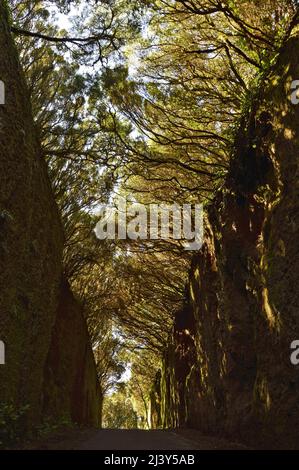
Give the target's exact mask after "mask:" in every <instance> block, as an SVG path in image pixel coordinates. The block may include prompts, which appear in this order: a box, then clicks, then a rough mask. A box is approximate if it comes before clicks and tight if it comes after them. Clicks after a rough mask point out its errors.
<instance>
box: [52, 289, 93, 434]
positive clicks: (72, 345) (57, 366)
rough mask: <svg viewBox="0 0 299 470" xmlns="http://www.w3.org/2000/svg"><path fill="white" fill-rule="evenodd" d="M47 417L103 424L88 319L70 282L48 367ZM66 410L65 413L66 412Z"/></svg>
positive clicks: (62, 297) (63, 292)
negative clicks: (76, 298) (74, 294)
mask: <svg viewBox="0 0 299 470" xmlns="http://www.w3.org/2000/svg"><path fill="white" fill-rule="evenodd" d="M43 396H44V399H43V417H44V418H47V417H49V418H50V419H52V420H53V419H54V420H56V421H59V420H60V419H61V418H62V417H63V418H64V419H65V420H66V421H69V422H73V423H78V424H84V423H88V424H91V425H94V426H99V424H100V409H101V406H100V405H101V401H102V399H101V391H100V386H99V384H98V381H97V371H96V366H95V361H94V357H93V353H92V350H91V348H90V340H89V334H88V330H87V326H86V321H85V319H84V316H83V312H82V310H81V308H80V305H79V304H78V302H77V301H76V300H75V298H74V296H73V294H72V293H71V291H70V288H69V286H68V284H67V283H66V282H63V283H62V286H61V293H60V302H59V306H58V311H57V316H56V321H55V325H54V327H53V329H52V339H51V344H50V349H49V353H48V357H47V361H46V365H45V371H44V392H43ZM63 412H64V414H62V413H63Z"/></svg>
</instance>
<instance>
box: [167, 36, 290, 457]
mask: <svg viewBox="0 0 299 470" xmlns="http://www.w3.org/2000/svg"><path fill="white" fill-rule="evenodd" d="M298 49H299V38H298V37H293V38H291V39H290V40H289V42H288V44H287V45H286V46H285V47H284V49H283V50H282V51H281V54H280V56H279V58H278V61H277V63H276V65H275V66H274V67H273V69H272V71H270V73H269V74H268V76H267V78H266V79H265V80H263V82H262V83H261V87H260V92H259V93H258V94H257V95H256V96H255V97H254V99H253V102H252V105H251V109H250V111H249V112H248V113H247V115H246V116H244V119H243V123H242V125H241V128H240V131H239V135H238V136H237V139H236V146H235V148H236V151H235V155H234V156H233V159H232V165H231V169H230V172H229V176H228V178H227V181H226V184H225V186H224V188H223V189H222V190H221V191H220V192H219V193H218V194H217V196H216V198H215V201H214V203H213V204H212V205H211V206H210V208H209V210H208V214H207V219H206V227H205V242H204V246H203V248H202V250H201V251H200V252H199V253H198V254H197V255H196V256H195V257H194V259H193V262H192V267H191V271H190V281H189V285H188V302H187V304H186V306H185V308H184V310H183V311H181V312H179V314H178V315H177V318H176V322H175V326H174V331H173V334H172V335H171V339H170V344H169V350H168V351H166V353H165V357H164V365H163V370H162V379H161V387H160V392H159V393H160V398H159V400H160V401H161V411H162V413H161V421H162V424H163V425H164V426H189V427H195V428H199V429H201V430H203V431H205V432H209V433H222V434H226V435H229V436H233V437H235V438H238V439H243V440H244V441H247V442H250V443H252V444H255V445H258V444H261V445H267V446H273V447H279V446H284V447H285V446H288V447H297V448H298V447H299V441H298V437H297V436H298V431H299V370H298V367H295V366H294V365H292V364H291V362H290V344H291V342H292V341H293V340H296V339H298V338H299V289H298V285H297V284H298V278H299V250H298V236H299V233H298V232H299V198H298V196H299V179H298V176H299V169H298V162H299V106H296V105H294V104H292V103H291V100H290V97H291V83H292V81H293V80H297V79H299V60H298ZM165 402H167V403H168V407H167V406H164V407H163V403H165ZM166 408H167V409H168V411H166Z"/></svg>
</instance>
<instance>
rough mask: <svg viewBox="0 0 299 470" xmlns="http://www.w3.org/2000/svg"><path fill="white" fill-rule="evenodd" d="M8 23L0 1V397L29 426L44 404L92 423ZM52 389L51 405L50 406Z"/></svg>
mask: <svg viewBox="0 0 299 470" xmlns="http://www.w3.org/2000/svg"><path fill="white" fill-rule="evenodd" d="M8 21H9V20H8V14H7V11H6V7H5V2H3V1H0V51H1V61H0V80H2V81H3V82H4V84H5V92H6V96H5V104H4V105H0V126H1V127H0V178H1V184H0V340H1V341H3V342H4V343H5V346H6V364H5V365H0V402H1V405H3V404H4V403H12V404H13V405H14V406H15V407H16V408H17V409H18V408H21V407H22V406H23V405H29V409H28V414H27V425H28V427H32V426H33V425H35V424H37V423H39V422H40V421H41V418H42V417H43V412H44V410H45V408H46V409H47V410H48V412H49V414H50V415H53V414H54V415H55V416H58V415H60V416H65V415H70V416H71V417H72V419H73V420H75V421H77V422H81V423H82V422H85V423H96V421H97V419H98V418H97V416H98V410H99V406H98V404H97V403H96V402H97V398H96V394H97V376H96V371H95V366H94V361H93V356H92V351H91V347H90V344H89V338H88V334H87V330H86V325H85V322H84V320H83V317H82V312H81V311H80V309H79V307H78V306H77V305H76V302H75V301H74V300H70V296H71V294H70V293H69V291H68V290H67V289H66V288H65V287H63V288H62V287H61V285H62V250H63V231H62V227H61V223H60V217H59V214H58V210H57V207H56V204H55V201H54V197H53V195H52V190H51V185H50V182H49V178H48V175H47V168H46V165H45V162H44V161H43V159H42V157H41V152H40V146H39V142H38V139H37V137H36V132H35V128H34V123H33V119H32V113H31V108H30V102H29V99H28V93H27V90H26V86H25V81H24V77H23V74H22V71H21V70H20V65H19V62H18V58H17V53H16V50H15V47H14V44H13V41H12V39H11V35H10V32H9V27H8ZM63 286H64V284H63ZM73 326H74V328H73ZM62 334H63V335H65V337H64V339H63V338H62ZM62 370H63V374H64V377H63V379H62ZM54 383H55V386H54V385H53V384H54ZM48 384H49V387H50V388H48ZM66 384H67V385H66ZM53 388H55V394H56V395H55V399H57V401H56V405H55V407H53V406H52V404H51V405H50V404H49V402H50V401H51V400H50V399H49V393H50V391H51V390H53ZM64 394H65V396H62V395H64ZM58 395H60V398H59V399H58V398H57V396H58ZM45 397H47V400H46V399H45ZM59 400H60V401H59ZM52 401H54V399H53V400H52ZM53 408H55V413H54V411H53ZM75 408H76V409H75Z"/></svg>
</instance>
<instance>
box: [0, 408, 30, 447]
mask: <svg viewBox="0 0 299 470" xmlns="http://www.w3.org/2000/svg"><path fill="white" fill-rule="evenodd" d="M28 409H29V405H24V406H22V407H19V408H18V407H16V406H15V405H14V404H12V403H2V404H1V405H0V448H3V447H7V446H9V445H12V444H15V443H16V442H19V441H20V440H21V437H22V435H23V434H24V425H25V416H26V413H27V411H28Z"/></svg>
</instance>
